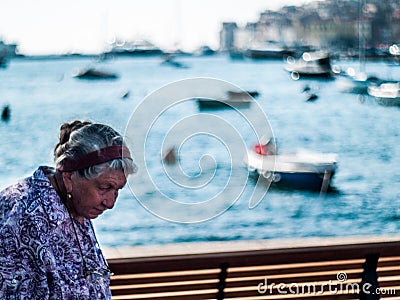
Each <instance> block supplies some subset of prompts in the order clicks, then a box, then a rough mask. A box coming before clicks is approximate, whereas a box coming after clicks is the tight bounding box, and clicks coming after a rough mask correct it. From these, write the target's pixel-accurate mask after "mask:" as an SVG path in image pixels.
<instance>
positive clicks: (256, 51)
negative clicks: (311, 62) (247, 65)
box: [243, 42, 295, 59]
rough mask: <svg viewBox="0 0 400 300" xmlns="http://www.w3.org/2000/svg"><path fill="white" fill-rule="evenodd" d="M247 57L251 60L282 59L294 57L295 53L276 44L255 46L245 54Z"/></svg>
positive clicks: (245, 51) (269, 43) (246, 50)
mask: <svg viewBox="0 0 400 300" xmlns="http://www.w3.org/2000/svg"><path fill="white" fill-rule="evenodd" d="M243 55H244V56H245V57H248V58H251V59H282V58H286V57H288V56H294V55H295V52H294V51H293V50H290V49H288V48H287V47H285V46H283V45H280V44H279V43H276V42H268V43H265V44H260V45H253V46H250V47H249V48H247V49H245V50H244V52H243Z"/></svg>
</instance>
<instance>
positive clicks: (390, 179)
mask: <svg viewBox="0 0 400 300" xmlns="http://www.w3.org/2000/svg"><path fill="white" fill-rule="evenodd" d="M181 61H183V62H184V63H186V64H187V65H188V66H189V68H187V69H176V68H172V67H169V66H162V65H160V62H161V60H160V59H159V58H121V59H115V60H111V61H106V62H102V63H98V64H100V66H101V67H103V68H106V69H109V70H112V71H115V72H117V73H118V74H119V75H120V78H119V79H118V80H116V81H84V80H77V79H75V78H72V77H71V74H72V73H73V72H74V71H76V70H78V69H80V68H82V67H85V66H88V65H90V64H95V62H94V61H93V60H91V59H89V58H75V59H58V60H23V59H21V60H14V61H12V62H11V63H10V65H9V66H8V67H7V68H6V69H2V70H0V106H1V107H2V106H3V105H5V104H9V105H10V107H11V119H10V121H9V122H1V123H0V136H1V141H2V143H1V146H0V166H1V168H0V188H1V189H2V188H4V187H6V186H8V185H9V184H11V183H13V182H15V181H16V180H18V179H20V178H23V177H25V176H29V175H30V174H32V172H33V171H34V170H35V169H36V168H37V166H39V165H52V149H53V146H54V145H55V143H56V142H57V137H58V129H59V126H60V124H61V123H63V122H65V121H69V120H71V119H90V120H93V121H97V122H102V123H107V124H110V125H111V126H113V127H115V128H116V129H117V130H119V131H120V132H122V133H123V132H124V131H125V128H126V125H127V123H128V122H129V120H130V117H131V115H132V113H133V112H134V111H135V108H137V107H138V105H139V104H140V103H141V101H142V99H143V98H144V97H145V96H146V95H149V94H150V93H151V92H153V91H155V90H157V89H158V88H160V87H162V86H164V85H166V84H168V83H171V82H174V81H177V80H180V79H185V78H191V77H212V78H217V79H221V80H224V81H227V82H231V83H232V84H234V85H237V86H239V87H241V88H243V89H245V90H257V91H258V92H259V93H260V97H259V98H257V100H256V101H257V103H258V104H259V105H260V107H261V108H262V109H263V110H264V112H265V113H266V115H267V117H268V120H269V122H270V124H271V127H272V130H273V131H274V134H275V137H276V138H277V140H278V143H279V146H280V149H281V151H288V152H290V151H294V150H296V149H306V150H310V151H319V152H333V153H337V154H338V158H339V169H338V172H337V174H336V175H335V177H334V180H333V186H334V187H335V189H336V190H337V192H336V193H333V194H328V195H325V196H323V197H321V196H320V195H319V194H318V193H312V192H306V191H293V190H292V191H290V190H285V191H283V190H276V189H271V190H269V191H268V193H267V194H266V196H265V197H264V198H263V200H262V201H261V202H260V204H259V205H258V206H257V207H255V208H254V209H249V208H248V203H247V201H246V195H247V194H246V193H247V192H248V191H249V190H251V189H252V188H254V187H253V186H252V182H249V183H248V184H247V186H246V188H245V192H244V194H243V196H242V197H240V198H239V199H238V200H237V201H236V202H234V203H232V204H233V205H232V206H231V207H230V208H229V209H228V210H227V211H226V212H224V213H223V214H221V215H219V216H217V217H215V218H211V219H210V220H208V221H204V222H199V223H195V224H179V223H174V222H169V221H165V220H163V219H161V218H159V217H157V216H156V215H154V214H152V213H151V212H149V211H148V210H147V209H145V208H144V207H143V205H142V203H143V202H146V201H150V200H152V198H154V197H158V195H157V193H155V190H154V189H155V187H154V183H156V186H157V188H158V189H160V190H161V191H162V192H163V193H164V194H166V195H168V196H169V197H171V198H174V199H177V200H178V201H182V202H185V201H186V202H196V201H198V202H202V201H204V200H205V199H209V197H212V195H213V194H215V193H219V192H220V191H221V189H222V190H223V188H224V186H225V184H226V180H227V178H230V177H231V176H233V175H232V174H240V176H242V175H243V174H245V175H246V172H247V171H246V169H245V168H244V167H243V166H242V165H241V162H239V161H237V160H232V159H230V158H229V155H226V154H229V153H230V152H231V153H232V152H234V151H235V150H234V149H235V145H236V144H235V143H239V141H237V140H235V138H234V137H233V136H230V135H229V134H227V136H225V137H218V136H210V135H199V136H195V137H193V138H190V139H189V140H188V141H187V142H185V143H184V145H183V146H182V148H181V153H180V155H181V156H182V157H181V158H182V159H181V163H182V165H181V167H182V171H183V173H184V174H186V175H187V176H188V178H192V179H193V178H194V179H193V180H192V182H191V184H197V183H198V182H197V181H196V180H200V181H201V177H202V176H203V175H204V176H206V177H207V176H208V177H207V178H210V181H209V182H208V181H207V180H206V182H207V184H205V186H207V188H206V189H204V190H203V189H196V190H195V191H193V189H188V188H187V187H182V186H179V185H178V186H177V185H174V184H173V182H172V181H171V179H170V178H169V177H168V176H167V174H166V173H165V172H164V171H163V169H162V165H161V164H160V155H159V153H160V149H161V144H162V142H163V139H164V138H165V132H166V131H168V128H169V127H168V126H171V124H172V125H173V124H175V123H176V122H177V120H182V119H184V118H185V116H187V115H192V114H196V113H198V108H197V106H196V104H195V103H194V102H186V103H183V104H182V105H181V106H176V107H174V108H172V109H171V112H168V111H166V112H165V114H163V116H162V117H160V118H158V119H157V122H155V123H154V124H155V125H154V130H153V131H152V132H150V133H149V135H148V139H147V141H146V143H147V144H148V145H147V150H146V151H148V153H147V154H148V155H147V156H146V163H147V168H148V170H149V172H150V174H151V177H152V181H153V183H152V184H151V185H150V184H149V183H148V182H146V181H144V180H142V178H143V173H141V171H143V170H139V173H138V174H136V175H135V181H134V183H135V184H136V188H137V190H139V191H140V193H139V194H140V199H137V197H134V195H133V194H132V193H131V191H130V190H129V188H125V189H124V190H122V191H121V193H120V197H119V200H118V201H117V204H116V206H115V208H114V209H113V210H112V211H109V212H106V213H105V214H104V215H102V216H101V217H100V218H98V219H96V220H95V227H96V230H97V232H98V237H99V240H100V242H101V243H102V244H103V245H104V246H126V245H148V244H163V243H177V242H195V241H223V240H249V239H271V238H291V237H296V238H297V237H311V236H313V237H318V236H321V237H322V236H345V235H346V236H347V235H371V234H378V235H380V234H382V235H383V234H397V233H398V232H399V230H400V207H399V203H398V201H399V200H400V173H399V167H400V148H399V146H398V145H399V141H400V139H399V134H400V122H399V120H400V109H399V108H397V107H382V106H379V105H377V104H376V103H375V101H374V100H373V99H372V98H369V97H364V98H362V99H361V98H360V97H358V96H357V95H354V94H344V93H341V92H340V91H339V90H338V87H337V85H336V83H335V81H334V80H299V81H293V80H292V79H291V78H290V76H289V74H288V73H286V72H285V71H284V69H283V63H282V62H281V61H247V60H245V61H231V60H229V59H228V58H227V57H224V56H216V57H186V58H182V59H181ZM335 63H336V64H338V65H339V66H341V67H342V68H346V67H348V66H353V67H355V68H356V69H357V68H358V63H357V62H352V61H337V62H335ZM367 71H369V72H370V73H374V74H376V75H379V76H381V77H384V78H388V79H396V80H400V67H398V66H397V67H396V66H390V65H387V64H385V63H383V62H373V63H368V64H367ZM306 84H307V85H310V86H312V87H313V88H314V89H315V90H316V91H317V93H318V95H319V98H318V99H317V100H316V101H314V102H306V101H305V94H304V93H302V90H303V88H304V86H305V85H306ZM126 91H129V97H128V98H124V99H123V98H121V94H122V93H124V92H126ZM154 105H155V107H157V105H158V104H157V103H155V104H154ZM148 113H149V118H150V117H151V111H150V109H149V111H148ZM215 115H216V116H218V117H219V118H221V119H222V120H228V121H229V122H230V124H232V126H233V127H237V129H238V131H239V132H241V133H242V134H243V136H244V142H245V144H246V146H251V144H252V143H253V140H252V136H251V134H250V133H249V132H250V129H249V128H248V125H246V124H244V125H243V124H242V122H243V120H242V118H241V117H240V115H239V116H238V115H235V112H234V111H220V112H216V113H215ZM142 117H144V118H146V113H144V114H143V116H142ZM199 123H200V125H201V122H198V123H197V124H192V125H190V123H189V125H188V127H190V126H193V128H194V129H193V130H194V131H196V130H197V131H198V130H199V129H198V128H201V126H200V125H199ZM244 123H246V120H245V121H244ZM247 123H248V122H247ZM147 129H148V128H144V127H141V126H140V124H139V125H137V130H138V131H144V130H147ZM247 133H249V134H247ZM224 139H227V140H226V141H225V140H224ZM225 143H227V144H228V145H231V146H232V147H230V148H229V149H227V148H226V144H225ZM237 149H239V150H240V149H241V148H240V147H238V148H237ZM239 150H238V151H239ZM152 151H154V152H152ZM205 152H206V153H207V154H210V155H211V156H213V157H214V158H213V159H212V160H210V161H207V160H204V161H203V160H202V157H203V155H204V153H205ZM243 154H244V153H243ZM238 155H240V157H242V156H241V155H242V154H241V153H239V154H238ZM199 164H200V165H199ZM172 172H174V171H173V170H172ZM236 172H239V173H236ZM179 174H180V173H179ZM235 176H236V175H235ZM234 180H235V178H234ZM200 181H199V182H200ZM134 188H135V187H134ZM223 193H224V194H223V196H224V197H225V198H226V199H227V201H228V202H229V201H231V200H232V199H233V200H234V196H233V194H231V193H230V192H229V191H225V192H223ZM138 200H140V201H138ZM183 213H184V212H183Z"/></svg>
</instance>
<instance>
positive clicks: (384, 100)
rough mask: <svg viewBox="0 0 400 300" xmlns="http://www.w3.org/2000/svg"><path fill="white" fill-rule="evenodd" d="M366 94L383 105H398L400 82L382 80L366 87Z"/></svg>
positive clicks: (399, 102)
mask: <svg viewBox="0 0 400 300" xmlns="http://www.w3.org/2000/svg"><path fill="white" fill-rule="evenodd" d="M368 94H369V95H370V96H372V97H375V100H376V102H377V103H378V104H380V105H383V106H400V82H384V83H382V84H380V85H377V86H370V87H368Z"/></svg>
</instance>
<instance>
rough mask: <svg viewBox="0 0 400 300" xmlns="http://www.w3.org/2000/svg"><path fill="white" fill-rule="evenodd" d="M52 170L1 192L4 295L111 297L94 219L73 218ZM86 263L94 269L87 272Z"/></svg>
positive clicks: (43, 169) (1, 296)
mask: <svg viewBox="0 0 400 300" xmlns="http://www.w3.org/2000/svg"><path fill="white" fill-rule="evenodd" d="M51 171H52V169H51V168H49V167H39V169H38V170H36V171H35V172H34V174H33V176H31V177H28V178H26V179H24V180H21V181H20V182H18V183H17V184H15V185H12V186H10V187H8V188H6V189H5V190H3V191H1V192H0V299H4V300H9V299H10V300H11V299H38V300H39V299H40V300H45V299H57V300H60V299H79V300H83V299H111V292H110V289H109V283H110V280H109V276H107V275H108V273H107V274H106V273H105V272H104V273H103V270H106V269H107V264H106V261H105V259H104V257H103V256H102V254H101V251H100V248H99V246H98V243H97V241H96V236H95V233H94V231H93V227H92V224H91V221H90V220H87V219H85V221H84V223H83V224H81V223H79V222H78V221H76V220H75V219H73V218H70V215H69V213H68V211H67V210H66V208H65V206H64V204H63V203H62V201H61V199H60V197H59V196H58V195H57V193H56V191H55V189H54V188H53V187H52V185H51V183H50V181H49V179H48V178H47V177H46V176H45V173H48V172H51ZM75 232H76V234H75ZM77 239H78V240H79V244H78V240H77ZM80 248H81V250H80ZM82 256H83V257H82ZM83 260H84V262H83ZM85 266H86V269H91V270H95V271H94V272H92V273H91V275H89V276H86V275H85V270H84V267H85ZM99 275H104V276H99Z"/></svg>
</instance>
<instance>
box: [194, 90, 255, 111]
mask: <svg viewBox="0 0 400 300" xmlns="http://www.w3.org/2000/svg"><path fill="white" fill-rule="evenodd" d="M258 96H259V93H258V92H257V91H227V97H226V98H224V99H210V98H196V101H197V104H198V107H199V109H200V110H208V109H224V108H249V107H250V105H251V103H252V102H253V101H254V98H253V97H258Z"/></svg>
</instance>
